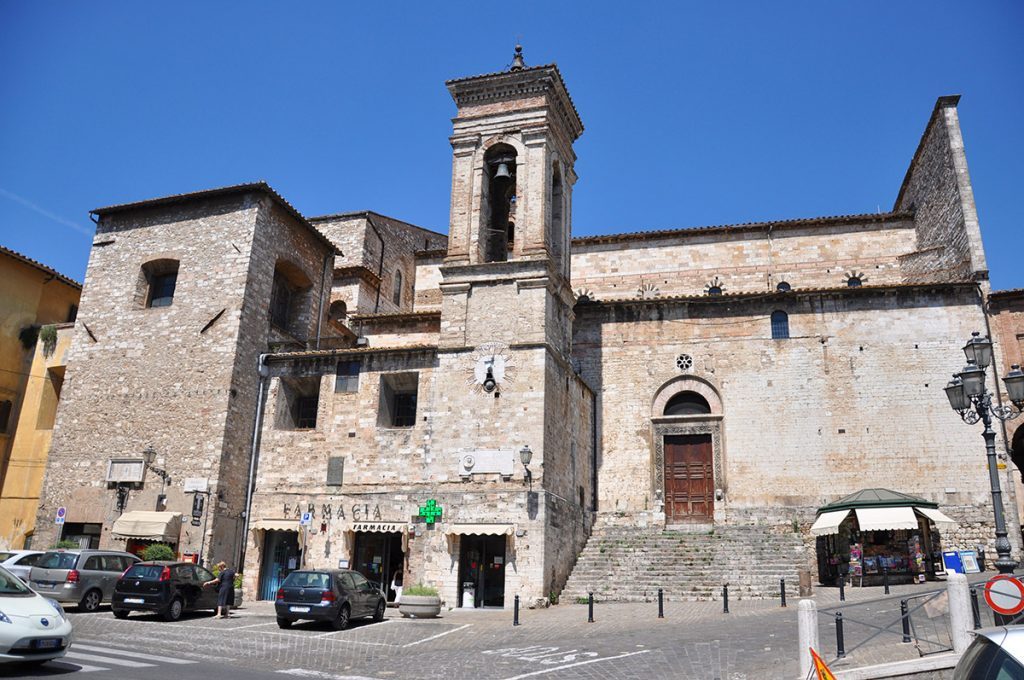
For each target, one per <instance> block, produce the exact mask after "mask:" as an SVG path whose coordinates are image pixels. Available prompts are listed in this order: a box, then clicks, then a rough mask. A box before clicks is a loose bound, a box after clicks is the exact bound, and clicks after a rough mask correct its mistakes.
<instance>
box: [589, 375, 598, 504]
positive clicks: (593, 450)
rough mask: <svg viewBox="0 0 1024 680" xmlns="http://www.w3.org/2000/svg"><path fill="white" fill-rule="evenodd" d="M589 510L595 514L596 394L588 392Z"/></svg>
mask: <svg viewBox="0 0 1024 680" xmlns="http://www.w3.org/2000/svg"><path fill="white" fill-rule="evenodd" d="M590 404H591V416H590V510H591V512H597V392H595V391H594V390H591V391H590Z"/></svg>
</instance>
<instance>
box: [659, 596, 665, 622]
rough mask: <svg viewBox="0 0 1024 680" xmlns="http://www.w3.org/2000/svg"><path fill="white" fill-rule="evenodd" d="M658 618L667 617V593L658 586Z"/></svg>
mask: <svg viewBox="0 0 1024 680" xmlns="http://www.w3.org/2000/svg"><path fill="white" fill-rule="evenodd" d="M658 618H659V619H663V618H665V593H664V591H662V589H661V588H658Z"/></svg>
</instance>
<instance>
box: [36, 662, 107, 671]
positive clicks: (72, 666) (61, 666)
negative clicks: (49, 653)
mask: <svg viewBox="0 0 1024 680" xmlns="http://www.w3.org/2000/svg"><path fill="white" fill-rule="evenodd" d="M44 668H52V669H56V670H68V671H74V672H78V673H92V672H94V671H109V670H110V669H109V668H104V667H102V666H89V665H87V664H84V663H68V662H67V661H51V662H50V663H48V664H46V666H44Z"/></svg>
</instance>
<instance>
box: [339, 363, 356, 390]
mask: <svg viewBox="0 0 1024 680" xmlns="http://www.w3.org/2000/svg"><path fill="white" fill-rule="evenodd" d="M334 391H335V392H358V391H359V362H358V361H339V362H338V372H337V375H336V377H335V378H334Z"/></svg>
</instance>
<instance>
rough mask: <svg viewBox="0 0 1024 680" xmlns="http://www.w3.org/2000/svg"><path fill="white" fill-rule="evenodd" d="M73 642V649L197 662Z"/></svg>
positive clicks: (161, 660)
mask: <svg viewBox="0 0 1024 680" xmlns="http://www.w3.org/2000/svg"><path fill="white" fill-rule="evenodd" d="M73 644H74V647H73V649H84V650H85V651H87V652H100V653H104V654H114V655H120V656H130V657H132V658H138V659H145V660H146V661H159V662H161V663H197V662H195V661H189V660H187V659H174V658H171V657H169V656H157V655H156V654H141V653H139V652H135V651H132V650H130V649H115V648H113V647H94V646H92V645H83V644H80V643H73Z"/></svg>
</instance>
